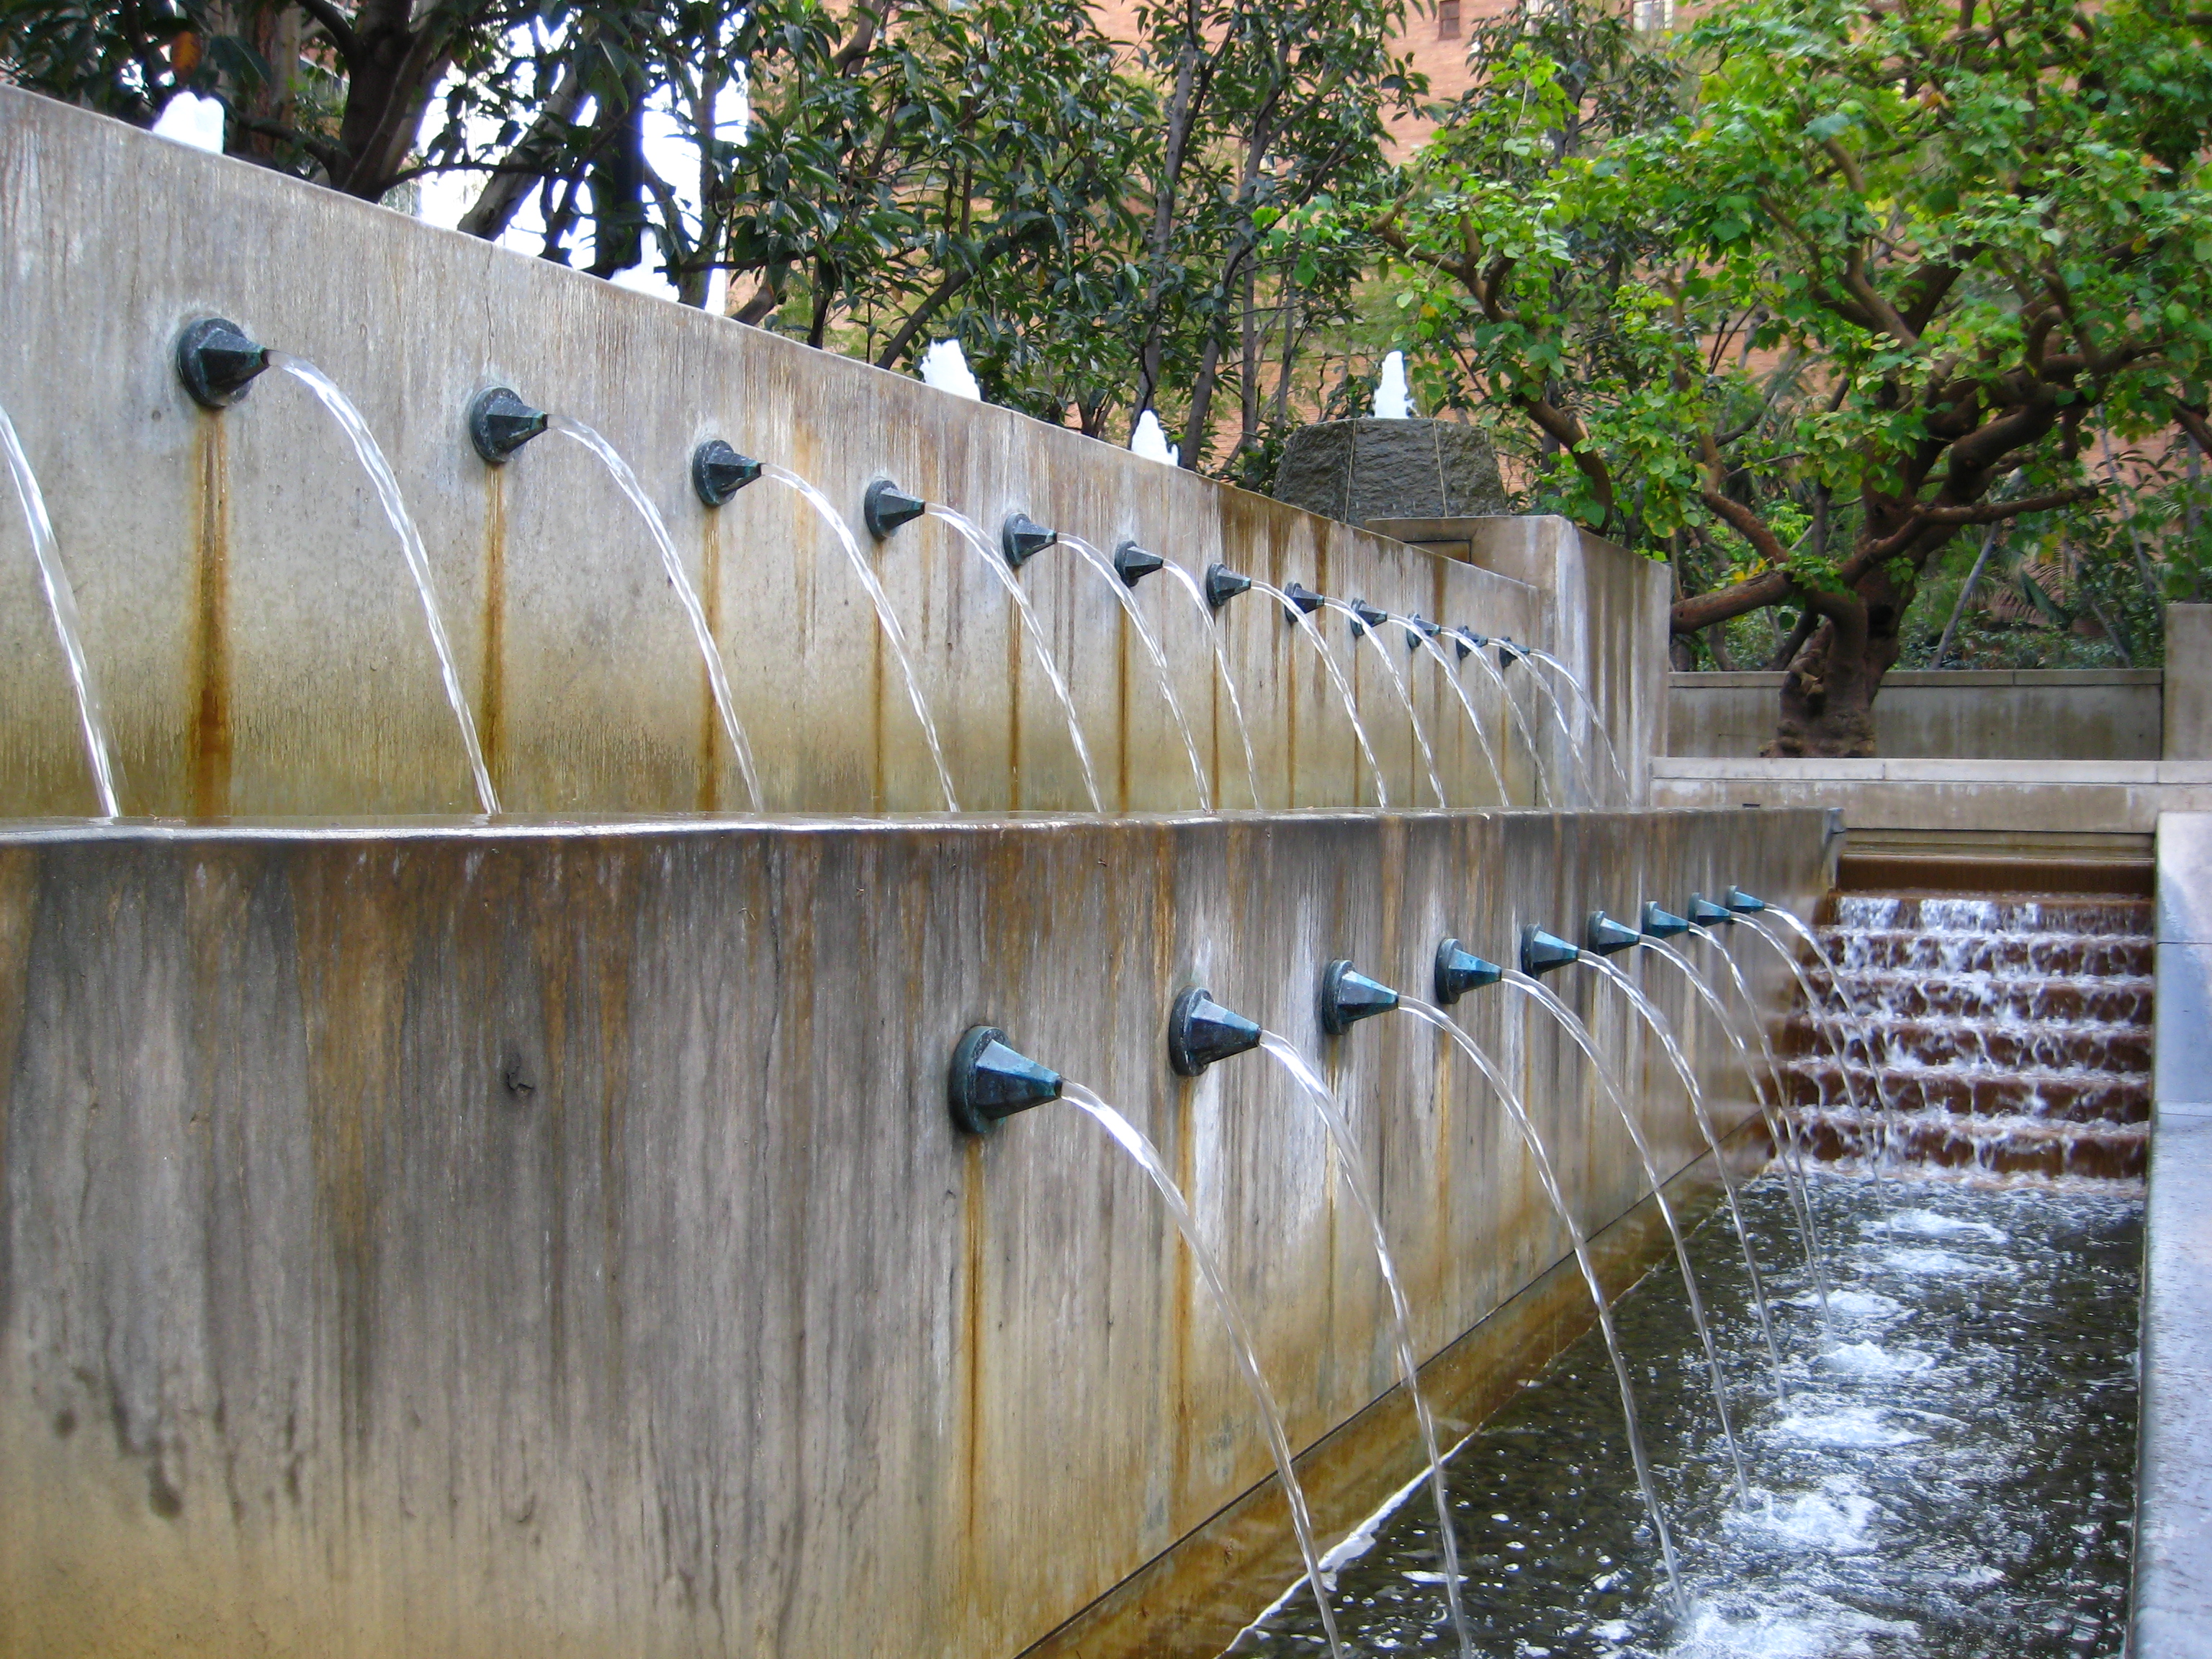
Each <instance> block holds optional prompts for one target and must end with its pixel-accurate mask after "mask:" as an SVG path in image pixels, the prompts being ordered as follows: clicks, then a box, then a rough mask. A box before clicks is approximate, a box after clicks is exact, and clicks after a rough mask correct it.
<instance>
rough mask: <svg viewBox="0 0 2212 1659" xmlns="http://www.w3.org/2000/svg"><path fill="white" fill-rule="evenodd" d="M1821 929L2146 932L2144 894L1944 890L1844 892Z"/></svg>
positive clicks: (2147, 906) (2147, 909) (2147, 913)
mask: <svg viewBox="0 0 2212 1659" xmlns="http://www.w3.org/2000/svg"><path fill="white" fill-rule="evenodd" d="M1825 908H1826V912H1827V914H1826V915H1824V916H1823V918H1822V920H1823V921H1824V923H1825V924H1826V925H1825V926H1824V927H1823V928H1822V929H1821V931H1822V932H1823V933H1829V934H1834V933H1863V932H1870V931H1871V932H1889V931H1895V932H1903V933H1973V934H1977V935H1982V934H1989V933H2097V934H2111V933H2118V934H2133V935H2136V936H2139V937H2142V938H2146V939H2147V938H2148V937H2149V936H2150V933H2151V904H2150V901H2149V900H2148V899H2139V898H2118V897H2112V896H2079V897H2076V896H2071V895H2069V896H2044V895H2038V896H2033V897H2027V896H1997V897H1984V898H1975V897H1965V896H1960V895H1958V894H1951V893H1944V894H1936V893H1844V894H1841V895H1838V896H1837V897H1836V898H1834V899H1833V900H1832V901H1831V902H1830V903H1829V905H1828V906H1826V907H1825Z"/></svg>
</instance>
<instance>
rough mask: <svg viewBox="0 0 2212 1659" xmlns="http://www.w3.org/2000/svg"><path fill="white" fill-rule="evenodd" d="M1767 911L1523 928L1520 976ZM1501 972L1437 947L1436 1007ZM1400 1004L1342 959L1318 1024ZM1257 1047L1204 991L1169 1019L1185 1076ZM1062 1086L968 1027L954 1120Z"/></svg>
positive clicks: (982, 1117) (1191, 994)
mask: <svg viewBox="0 0 2212 1659" xmlns="http://www.w3.org/2000/svg"><path fill="white" fill-rule="evenodd" d="M1765 908H1766V902H1765V900H1764V899H1761V898H1758V897H1756V896H1753V895H1752V894H1750V893H1747V892H1745V891H1744V890H1742V889H1741V887H1737V886H1735V885H1733V884H1731V885H1730V886H1729V889H1728V890H1727V892H1726V893H1725V894H1724V895H1723V896H1722V899H1721V901H1720V902H1717V903H1716V902H1714V901H1712V900H1711V899H1709V898H1706V897H1705V896H1704V895H1702V894H1699V893H1692V894H1691V895H1690V902H1689V906H1688V909H1689V914H1688V915H1675V914H1674V912H1673V911H1671V910H1668V909H1666V908H1664V907H1662V905H1660V904H1659V903H1658V902H1656V900H1647V901H1645V902H1644V914H1643V916H1642V919H1641V923H1640V925H1639V926H1637V927H1630V926H1629V925H1628V924H1627V923H1626V922H1624V921H1616V920H1615V919H1614V918H1613V917H1612V916H1609V915H1607V914H1606V913H1605V912H1604V911H1603V910H1593V911H1591V912H1590V914H1589V918H1588V920H1587V921H1585V922H1584V923H1583V942H1582V943H1581V944H1580V945H1572V944H1570V943H1569V942H1568V941H1567V940H1565V939H1562V938H1560V937H1559V935H1558V934H1557V933H1549V932H1547V931H1546V930H1545V929H1543V928H1541V927H1535V926H1534V925H1530V926H1528V927H1522V930H1521V938H1520V943H1519V950H1518V952H1517V954H1518V956H1519V959H1520V963H1521V971H1522V973H1524V974H1527V975H1528V976H1529V977H1530V978H1532V979H1536V978H1541V977H1542V976H1543V975H1546V974H1548V973H1550V972H1552V971H1553V969H1559V968H1565V967H1566V966H1568V965H1569V964H1571V963H1577V962H1579V961H1581V960H1582V959H1583V954H1584V953H1585V952H1587V953H1588V954H1589V955H1591V956H1595V957H1609V956H1613V955H1616V954H1617V953H1619V952H1620V951H1626V950H1628V949H1630V948H1631V947H1632V946H1633V945H1638V944H1641V943H1642V942H1643V941H1644V939H1674V938H1677V937H1679V936H1680V935H1681V934H1683V933H1688V932H1689V931H1690V930H1691V929H1692V927H1729V926H1731V925H1733V924H1734V923H1735V919H1736V918H1737V917H1738V916H1739V915H1756V914H1757V913H1759V911H1762V910H1764V909H1765ZM1504 974H1505V970H1504V969H1503V968H1501V967H1499V966H1498V964H1497V963H1494V962H1491V961H1488V960H1487V959H1486V958H1484V957H1479V956H1477V955H1475V954H1474V952H1473V951H1469V950H1468V949H1467V947H1466V946H1465V945H1462V944H1461V943H1460V941H1459V940H1458V939H1449V938H1447V939H1443V940H1442V941H1440V942H1439V943H1438V945H1437V953H1436V960H1435V966H1434V969H1433V975H1432V979H1431V990H1432V991H1433V992H1434V994H1435V997H1436V1000H1437V1002H1439V1003H1440V1004H1442V1005H1443V1006H1445V1007H1447V1008H1449V1007H1450V1006H1452V1005H1453V1004H1454V1003H1455V1002H1457V1001H1458V1000H1460V999H1461V998H1462V997H1463V996H1465V995H1466V994H1468V992H1470V991H1478V990H1480V989H1481V988H1483V987H1485V986H1489V985H1495V984H1497V983H1498V981H1499V980H1500V979H1502V978H1504ZM1398 1000H1399V998H1398V993H1397V992H1395V991H1394V990H1392V989H1391V988H1390V987H1389V986H1387V985H1385V984H1383V982H1382V981H1379V980H1375V979H1370V978H1369V977H1368V976H1367V975H1364V974H1363V973H1361V972H1359V971H1358V969H1356V968H1354V967H1353V966H1352V963H1351V961H1350V959H1349V958H1346V957H1339V958H1337V959H1336V960H1335V961H1333V962H1331V963H1329V964H1328V967H1327V968H1325V969H1322V981H1321V1026H1322V1030H1323V1031H1325V1032H1327V1033H1328V1035H1329V1036H1343V1035H1344V1034H1345V1033H1346V1031H1348V1030H1351V1029H1352V1026H1353V1025H1354V1024H1358V1022H1359V1021H1360V1020H1363V1019H1367V1018H1371V1017H1372V1016H1374V1015H1376V1014H1386V1013H1389V1012H1390V1011H1391V1010H1392V1009H1394V1008H1395V1007H1396V1006H1398ZM1259 1044H1260V1027H1259V1025H1258V1024H1256V1023H1255V1022H1254V1021H1252V1020H1249V1019H1247V1018H1244V1016H1243V1015H1242V1014H1239V1013H1237V1012H1234V1011H1233V1010H1231V1009H1228V1008H1225V1007H1223V1006H1221V1005H1220V1004H1219V1003H1218V1002H1216V1001H1214V1000H1213V999H1212V994H1211V993H1209V992H1208V991H1207V990H1206V987H1203V986H1195V985H1194V986H1191V987H1188V988H1186V989H1185V990H1184V991H1183V992H1182V994H1180V995H1179V996H1177V997H1176V1001H1175V1006H1174V1007H1173V1009H1172V1010H1170V1013H1169V1016H1168V1063H1169V1065H1170V1067H1171V1068H1172V1069H1173V1070H1174V1071H1175V1073H1176V1075H1177V1076H1178V1077H1197V1076H1199V1075H1200V1073H1203V1072H1204V1071H1205V1070H1206V1067H1207V1066H1211V1065H1212V1064H1213V1063H1214V1062H1215V1061H1216V1060H1227V1059H1229V1058H1231V1056H1232V1055H1236V1054H1244V1053H1247V1052H1249V1050H1251V1049H1253V1048H1257V1047H1259ZM1061 1086H1062V1079H1061V1078H1060V1074H1059V1073H1056V1072H1054V1071H1052V1070H1050V1069H1049V1068H1048V1067H1046V1066H1042V1065H1039V1064H1038V1063H1037V1062H1036V1060H1030V1059H1029V1058H1027V1057H1026V1056H1024V1055H1023V1054H1020V1053H1019V1052H1018V1051H1017V1050H1015V1049H1014V1048H1011V1047H1009V1046H1008V1045H1007V1043H1006V1033H1005V1032H1004V1031H1001V1030H999V1029H998V1028H996V1027H995V1026H983V1025H978V1026H973V1027H971V1028H969V1030H968V1031H966V1032H965V1033H963V1036H961V1039H960V1042H959V1043H958V1045H957V1047H956V1048H955V1049H954V1051H953V1060H952V1070H951V1091H950V1097H949V1098H950V1102H951V1108H952V1118H953V1121H955V1122H956V1123H957V1124H958V1125H959V1126H960V1127H962V1128H963V1129H965V1130H967V1131H969V1133H973V1134H984V1133H988V1132H989V1131H990V1130H991V1129H992V1128H994V1127H996V1126H997V1125H998V1124H999V1123H1000V1122H1001V1121H1003V1120H1005V1119H1006V1118H1010V1117H1012V1116H1013V1115H1015V1114H1016V1113H1018V1112H1024V1111H1027V1110H1029V1109H1030V1108H1032V1107H1036V1106H1042V1105H1044V1104H1045V1103H1047V1102H1048V1101H1054V1100H1057V1099H1059V1098H1060V1089H1061Z"/></svg>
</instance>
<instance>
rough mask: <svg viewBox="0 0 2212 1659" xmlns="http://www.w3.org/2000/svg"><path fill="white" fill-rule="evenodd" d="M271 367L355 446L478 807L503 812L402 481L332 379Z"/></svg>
mask: <svg viewBox="0 0 2212 1659" xmlns="http://www.w3.org/2000/svg"><path fill="white" fill-rule="evenodd" d="M269 366H270V368H279V369H282V370H283V371H284V373H285V374H289V375H290V376H291V377H292V378H293V379H294V380H298V381H300V382H301V384H302V385H304V386H306V387H307V390H308V391H310V392H313V393H314V394H315V400H316V401H317V402H318V403H319V404H322V406H323V407H324V408H325V409H326V410H329V411H330V413H331V417H332V418H333V419H335V420H336V421H337V423H338V425H339V426H340V427H341V428H343V430H344V432H345V435H346V436H347V437H348V438H349V439H350V440H351V441H352V442H353V449H354V453H355V454H356V456H358V457H359V458H360V460H361V465H362V471H364V472H366V473H368V481H369V483H371V484H373V485H374V486H375V489H376V499H377V500H378V501H380V502H381V503H382V504H383V507H384V516H385V518H386V520H389V521H390V523H391V525H392V531H393V532H394V533H395V534H397V535H398V538H399V551H400V554H401V556H403V557H404V558H405V559H406V561H407V572H408V574H410V576H412V577H413V578H414V579H415V592H416V596H417V597H418V598H420V599H421V600H422V619H423V621H424V622H426V623H428V624H429V629H430V645H431V648H432V649H434V650H435V652H436V653H438V677H439V678H440V679H441V681H443V682H444V684H445V688H446V702H447V706H448V707H450V708H452V709H453V722H454V724H455V725H457V726H459V727H460V731H461V747H462V748H464V749H465V750H467V751H468V757H469V771H470V774H471V776H472V777H473V778H474V779H475V781H476V788H477V805H478V806H479V807H481V808H482V809H483V811H485V812H487V813H492V812H496V811H499V796H498V794H497V793H495V791H494V790H493V788H492V783H491V773H490V771H489V769H488V768H487V767H486V766H485V765H484V757H483V744H481V743H479V742H478V741H477V723H476V719H475V717H474V715H472V714H471V713H470V711H469V700H468V698H467V697H466V696H465V695H463V693H462V690H461V676H460V670H459V667H458V666H457V665H455V663H454V661H453V644H452V642H451V641H448V640H447V637H446V622H445V617H444V616H443V614H442V613H441V611H440V610H439V608H438V592H437V588H436V587H435V585H434V584H433V583H432V581H431V580H430V558H429V555H428V553H426V552H424V551H423V549H422V535H421V533H420V532H418V531H416V528H415V520H413V519H412V518H411V517H410V516H409V514H408V512H407V503H406V501H405V500H404V498H403V497H402V496H401V495H400V493H399V480H398V478H397V477H394V476H393V475H392V465H391V463H390V462H388V461H386V459H384V451H383V449H382V447H380V446H379V445H378V443H377V441H376V438H375V435H374V434H373V433H371V432H370V431H369V429H368V422H367V421H366V420H364V419H362V413H361V411H360V410H357V409H356V408H355V407H354V405H353V400H352V399H351V398H348V397H347V396H346V395H345V393H344V392H342V391H340V390H339V389H338V386H337V383H336V382H335V381H333V380H331V377H330V376H329V375H327V374H324V373H323V371H322V370H320V369H319V368H316V367H315V366H314V365H313V363H311V362H307V360H306V359H305V358H303V357H295V356H292V355H291V354H290V353H289V352H283V351H272V352H270V354H269Z"/></svg>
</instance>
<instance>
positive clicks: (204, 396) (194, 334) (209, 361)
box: [177, 317, 269, 409]
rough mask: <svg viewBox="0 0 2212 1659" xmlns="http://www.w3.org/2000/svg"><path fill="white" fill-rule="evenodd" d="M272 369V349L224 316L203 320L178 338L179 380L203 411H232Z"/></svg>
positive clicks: (204, 318)
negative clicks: (250, 337)
mask: <svg viewBox="0 0 2212 1659" xmlns="http://www.w3.org/2000/svg"><path fill="white" fill-rule="evenodd" d="M268 367H269V348H268V347H267V346H265V345H258V344H256V343H254V342H253V341H252V340H251V339H249V338H248V337H246V331H245V330H244V329H242V328H240V327H239V325H237V324H236V323H234V322H232V321H230V320H229V319H227V318H223V317H203V318H201V319H200V320H199V321H197V322H196V323H194V324H192V325H191V326H190V327H189V328H187V329H185V331H184V332H183V333H182V334H179V336H178V337H177V378H178V379H179V380H182V381H183V382H184V383H185V391H186V392H190V393H191V397H192V401H193V402H194V403H196V404H198V405H199V406H200V407H201V408H202V409H228V408H229V407H230V406H231V405H232V404H234V403H236V402H237V401H238V400H239V399H240V398H243V397H244V396H245V395H246V388H247V387H248V386H252V384H253V379H254V376H256V375H257V374H260V373H261V372H262V370H264V369H265V368H268Z"/></svg>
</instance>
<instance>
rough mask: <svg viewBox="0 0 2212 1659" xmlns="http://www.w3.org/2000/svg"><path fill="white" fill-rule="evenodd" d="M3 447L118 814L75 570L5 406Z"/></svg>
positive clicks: (97, 764) (100, 784)
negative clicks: (57, 538)
mask: <svg viewBox="0 0 2212 1659" xmlns="http://www.w3.org/2000/svg"><path fill="white" fill-rule="evenodd" d="M0 450H4V451H5V452H6V453H7V456H8V471H9V474H10V476H12V477H14V478H15V496H16V499H17V500H18V501H21V502H22V504H23V522H24V524H25V526H27V528H28V529H29V531H30V532H31V554H32V556H33V558H35V559H37V560H38V562H39V580H40V583H41V584H42V585H43V586H45V588H46V611H47V613H48V614H49V615H50V616H52V617H53V621H54V632H55V634H56V635H58V636H59V637H60V640H61V647H62V655H63V657H64V659H66V660H67V662H68V664H69V677H70V690H71V691H73V692H75V693H76V718H77V724H78V725H79V726H81V727H82V729H83V732H84V757H85V763H86V764H87V765H88V767H90V768H91V770H92V789H93V793H94V795H95V796H96V797H97V798H98V799H99V801H100V817H103V818H112V817H117V816H118V813H119V811H120V809H119V808H118V806H117V805H116V799H115V762H114V760H113V758H112V756H111V754H110V753H109V750H108V743H107V722H106V720H105V719H104V718H103V717H102V715H101V714H100V687H99V685H98V684H97V683H96V682H95V681H94V679H93V678H92V663H91V661H90V659H88V658H87V657H86V655H85V654H84V633H83V629H82V626H81V625H80V624H79V623H78V621H77V614H76V589H75V588H74V587H72V586H70V579H69V568H68V567H67V566H66V565H64V564H63V563H62V551H61V548H60V546H59V545H58V544H57V543H56V542H55V540H54V526H53V520H52V519H50V518H48V517H47V516H46V496H45V495H43V494H41V493H40V489H39V480H38V477H37V476H36V475H35V474H34V473H33V472H32V471H31V459H30V457H29V456H27V455H26V454H25V453H23V441H22V440H21V438H19V437H17V436H16V435H15V422H12V421H10V420H9V418H8V411H7V410H4V409H0Z"/></svg>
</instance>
